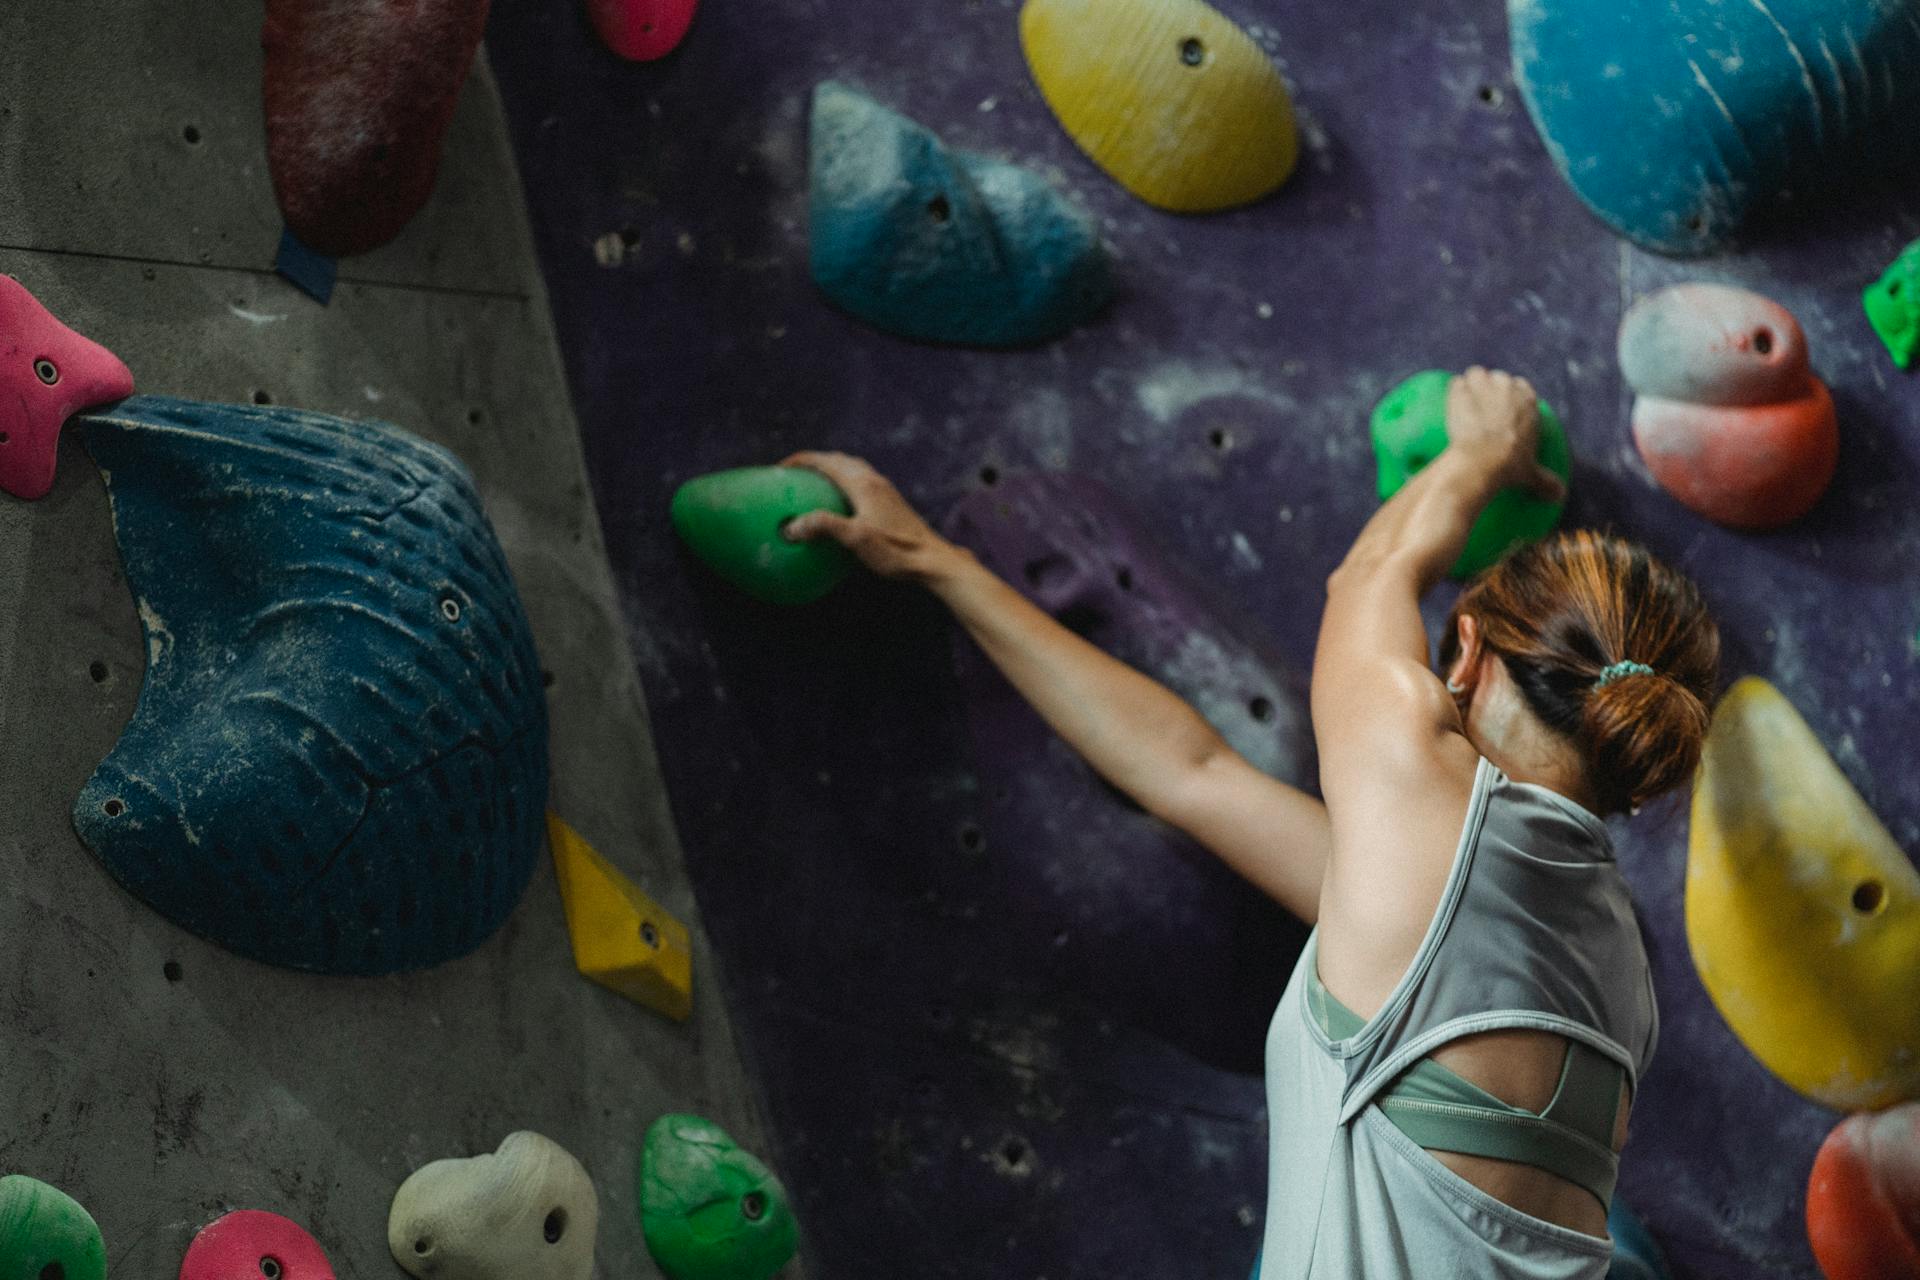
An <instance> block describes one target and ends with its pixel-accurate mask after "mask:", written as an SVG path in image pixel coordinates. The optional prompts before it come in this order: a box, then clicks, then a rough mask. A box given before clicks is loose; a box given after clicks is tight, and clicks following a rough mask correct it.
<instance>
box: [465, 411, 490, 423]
mask: <svg viewBox="0 0 1920 1280" xmlns="http://www.w3.org/2000/svg"><path fill="white" fill-rule="evenodd" d="M486 416H487V415H486V414H484V413H482V412H481V411H480V410H478V409H469V410H467V425H468V426H473V427H477V426H479V425H480V422H481V419H483V418H485V417H486Z"/></svg>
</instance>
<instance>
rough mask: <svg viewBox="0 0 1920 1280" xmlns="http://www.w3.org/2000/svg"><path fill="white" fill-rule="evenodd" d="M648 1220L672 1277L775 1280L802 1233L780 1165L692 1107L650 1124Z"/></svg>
mask: <svg viewBox="0 0 1920 1280" xmlns="http://www.w3.org/2000/svg"><path fill="white" fill-rule="evenodd" d="M640 1227H641V1231H642V1232H643V1233H644V1234H645V1236H646V1239H647V1251H648V1252H649V1253H651V1254H653V1260H654V1261H655V1262H657V1263H659V1264H660V1270H661V1271H663V1272H665V1273H666V1274H667V1277H668V1280H767V1277H769V1276H771V1275H772V1274H773V1273H774V1272H776V1271H778V1270H780V1268H781V1267H784V1266H785V1265H787V1260H788V1259H789V1258H791V1257H793V1251H794V1249H795V1247H796V1245H797V1243H798V1237H799V1228H798V1227H797V1226H796V1225H795V1224H794V1220H793V1210H792V1209H791V1208H789V1207H788V1205H787V1193H786V1191H785V1189H784V1188H782V1187H781V1185H780V1180H779V1179H778V1178H776V1177H774V1176H773V1173H772V1171H771V1170H769V1169H768V1168H767V1166H765V1165H764V1164H761V1163H760V1162H759V1161H758V1160H756V1159H754V1158H753V1157H752V1156H751V1155H749V1154H748V1153H747V1152H745V1151H742V1150H741V1149H740V1147H739V1145H738V1144H736V1143H735V1142H734V1140H733V1139H732V1138H730V1137H728V1136H727V1133H726V1131H725V1130H724V1129H722V1128H720V1126H719V1125H716V1124H714V1123H713V1122H712V1121H711V1120H705V1119H702V1118H701V1117H699V1116H690V1115H668V1116H661V1117H660V1118H659V1119H658V1120H656V1121H655V1122H654V1124H653V1127H652V1128H651V1129H648V1130H647V1140H646V1144H645V1146H644V1147H643V1149H642V1150H641V1153H640Z"/></svg>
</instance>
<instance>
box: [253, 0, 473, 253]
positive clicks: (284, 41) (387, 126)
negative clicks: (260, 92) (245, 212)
mask: <svg viewBox="0 0 1920 1280" xmlns="http://www.w3.org/2000/svg"><path fill="white" fill-rule="evenodd" d="M487 4H488V0H406V3H395V0H267V20H266V25H265V26H263V27H262V28H261V32H260V43H261V44H262V45H263V46H265V48H266V54H267V71H266V79H265V91H264V97H265V104H266V115H267V167H268V169H269V170H271V172H272V174H273V191H274V196H275V198H276V199H278V200H279V202H280V212H281V213H282V214H283V215H285V217H286V219H287V225H288V226H289V227H290V228H292V229H293V233H294V234H295V235H296V236H298V237H300V239H301V240H302V241H303V242H304V243H306V244H307V245H309V246H311V247H312V248H314V249H317V250H319V251H320V252H321V253H325V254H329V255H332V256H334V257H341V256H344V255H346V254H351V253H365V252H367V251H368V250H369V249H375V248H378V247H379V246H381V245H383V244H385V243H386V242H387V241H389V240H391V239H393V238H394V237H395V236H397V235H399V234H400V229H401V228H402V227H404V226H406V225H407V220H408V219H410V218H412V217H413V215H414V214H415V213H417V212H419V210H420V206H421V205H423V204H425V203H426V202H427V197H428V196H429V195H431V194H432V193H433V180H434V175H435V174H436V173H437V172H438V171H439V168H440V144H441V142H442V141H443V140H444V139H445V137H446V133H447V126H448V124H450V123H451V122H452V120H453V108H454V103H455V102H456V101H458V99H459V97H460V86H461V85H463V84H464V83H466V79H467V71H468V69H469V68H471V67H472V66H473V55H474V51H475V50H477V49H478V48H479V47H480V36H481V33H482V31H483V30H484V29H485V27H486V24H487Z"/></svg>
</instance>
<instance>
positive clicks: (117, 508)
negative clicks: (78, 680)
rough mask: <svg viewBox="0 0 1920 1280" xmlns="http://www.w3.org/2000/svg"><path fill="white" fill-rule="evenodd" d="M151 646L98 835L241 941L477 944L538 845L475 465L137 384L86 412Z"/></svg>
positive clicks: (310, 420)
mask: <svg viewBox="0 0 1920 1280" xmlns="http://www.w3.org/2000/svg"><path fill="white" fill-rule="evenodd" d="M80 424H81V429H82V431H83V432H84V434H85V439H86V443H87V448H88V450H89V451H90V452H91V453H92V454H93V457H94V460H95V461H96V462H97V463H98V464H99V465H100V469H101V471H102V473H103V474H104V475H105V477H106V482H107V492H108V495H109V497H110V498H111V500H112V504H113V524H114V533H115V535H116V537H117V538H118V539H119V543H120V556H121V560H122V562H123V563H124V565H125V568H126V575H127V583H128V585H129V587H130V588H131V589H132V591H133V595H134V600H135V604H136V606H137V607H138V610H139V614H140V624H141V628H142V630H143V631H144V633H145V637H146V648H147V673H146V680H145V683H144V684H143V685H142V687H141V690H140V700H139V704H138V706H137V707H136V708H135V710H134V713H133V719H132V721H131V722H130V723H129V724H128V726H127V728H126V731H125V732H124V733H123V734H122V736H121V738H120V741H119V743H118V744H117V745H116V746H115V747H114V749H113V751H112V753H111V754H110V755H108V757H107V758H106V760H105V761H104V762H103V763H102V764H101V765H100V767H99V769H98V770H96V771H95V773H94V775H93V777H92V778H91V779H89V780H88V782H87V784H86V786H85V788H84V789H82V791H81V792H80V797H79V799H78V800H77V801H75V803H74V810H73V823H74V827H75V829H76V830H77V831H78V832H79V834H80V838H81V839H82V840H83V841H85V843H86V845H87V847H88V848H89V849H91V850H93V852H94V853H95V854H96V855H97V856H98V857H99V858H100V860H101V861H102V862H103V863H105V864H106V866H107V869H108V870H109V871H110V872H112V873H113V875H114V877H115V878H116V879H118V880H119V881H120V882H121V883H122V884H123V885H125V886H126V887H127V888H128V889H129V890H131V891H132V892H133V893H134V894H135V895H136V896H138V897H139V898H141V899H142V900H143V901H145V902H146V903H147V904H148V905H149V906H151V907H153V908H154V909H155V910H157V911H159V912H160V913H161V914H162V915H165V916H166V917H168V918H169V919H171V920H173V921H174V922H175V923H177V924H179V925H181V926H183V927H184V928H187V929H190V930H192V931H193V932H195V933H198V934H200V935H202V936H204V937H206V938H209V939H211V940H212V941H214V942H217V943H219V944H220V945H222V946H225V947H228V948H230V949H232V950H234V951H237V952H239V953H240V954H242V955H247V956H251V957H253V958H255V959H258V960H264V961H267V962H269V963H272V964H279V965H287V966H290V967H293V968H298V969H311V970H318V971H320V972H324V973H359V974H377V973H388V972H392V971H395V970H401V969H416V968H422V967H425V966H427V965H432V964H437V963H439V962H441V961H444V960H448V959H451V958H453V957H455V956H458V955H462V954H464V953H466V952H468V951H471V950H472V949H473V948H474V947H476V946H478V945H479V944H480V943H481V942H482V941H483V940H485V939H486V938H487V937H488V936H489V935H490V934H491V933H492V932H493V931H494V930H495V929H496V928H498V927H499V925H500V924H501V922H502V921H504V920H505V919H506V916H507V914H508V912H509V911H511V910H512V908H513V906H514V904H515V902H517V901H518V900H519V898H520V894H521V891H522V890H523V889H524V888H525V887H526V883H527V878H528V876H529V875H530V874H531V872H532V870H533V864H534V859H535V855H536V854H537V853H538V852H539V848H540V838H541V823H542V819H543V815H544V813H545V810H546V797H547V716H546V699H545V692H544V690H543V688H542V682H541V678H540V664H539V660H538V659H537V657H536V656H535V654H534V649H533V637H532V635H531V633H530V632H529V630H528V627H527V618H526V614H525V612H524V611H523V610H522V608H521V605H520V597H519V594H518V593H517V592H516V591H515V589H514V585H513V579H512V577H511V576H510V575H509V574H508V572H507V565H506V560H505V558H504V557H503V556H502V554H501V550H500V544H499V542H498V541H497V540H496V539H495V537H494V534H493V529H492V527H491V526H490V525H489V524H488V523H487V519H486V516H485V515H484V514H483V513H482V512H481V509H480V499H479V496H478V495H477V494H476V493H475V492H474V488H473V481H472V479H471V477H470V476H469V475H468V473H467V470H466V468H465V467H463V466H462V465H461V464H460V462H459V461H458V460H457V459H456V458H454V456H453V455H452V454H450V453H448V452H447V451H446V450H444V449H441V448H439V447H437V446H435V445H431V444H428V443H427V442H425V441H423V440H420V439H419V438H417V437H415V436H413V435H410V434H408V433H407V432H405V431H402V430H400V429H399V428H397V427H392V426H388V425H386V424H384V423H373V422H354V421H349V420H346V419H342V418H333V417H328V416H325V415H322V414H317V413H304V412H300V411H297V410H291V409H279V408H252V407H240V406H234V405H215V404H200V403H196V402H194V401H189V400H174V399H168V398H165V397H159V396H138V397H135V398H133V399H130V400H126V401H123V402H121V403H120V404H119V405H116V406H114V407H113V408H111V409H107V410H103V411H99V412H95V413H91V414H86V415H83V416H82V417H81V418H80Z"/></svg>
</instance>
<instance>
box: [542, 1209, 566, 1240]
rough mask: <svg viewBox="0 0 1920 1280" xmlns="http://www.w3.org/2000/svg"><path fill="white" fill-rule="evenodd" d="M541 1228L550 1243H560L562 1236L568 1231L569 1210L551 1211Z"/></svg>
mask: <svg viewBox="0 0 1920 1280" xmlns="http://www.w3.org/2000/svg"><path fill="white" fill-rule="evenodd" d="M540 1230H541V1233H542V1234H543V1235H545V1236H546V1238H547V1243H548V1244H559V1243H560V1237H561V1236H563V1235H565V1234H566V1233H567V1211H566V1210H565V1209H555V1210H554V1211H553V1212H552V1213H549V1214H548V1215H547V1220H546V1221H545V1222H543V1223H542V1224H541V1225H540Z"/></svg>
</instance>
